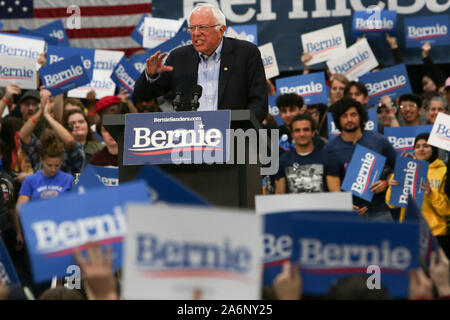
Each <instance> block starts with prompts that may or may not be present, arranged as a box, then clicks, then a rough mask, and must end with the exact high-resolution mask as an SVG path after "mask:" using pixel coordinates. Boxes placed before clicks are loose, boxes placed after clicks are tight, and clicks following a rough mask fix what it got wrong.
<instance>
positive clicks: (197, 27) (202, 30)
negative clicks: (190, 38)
mask: <svg viewBox="0 0 450 320" xmlns="http://www.w3.org/2000/svg"><path fill="white" fill-rule="evenodd" d="M217 26H219V24H215V25H213V26H206V25H200V26H189V27H188V28H187V31H188V32H189V33H193V32H195V29H197V30H198V31H200V32H201V33H204V32H206V31H207V30H208V29H209V28H214V27H217Z"/></svg>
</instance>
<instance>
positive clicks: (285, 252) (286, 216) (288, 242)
mask: <svg viewBox="0 0 450 320" xmlns="http://www.w3.org/2000/svg"><path fill="white" fill-rule="evenodd" d="M303 216H305V217H314V219H317V220H321V221H328V220H329V219H332V220H336V219H339V220H343V221H349V220H350V221H352V220H355V219H359V218H358V216H357V215H355V214H354V213H353V212H347V211H315V210H305V211H286V212H274V213H270V214H265V215H264V216H263V218H264V236H263V247H264V258H263V264H264V276H263V283H264V285H266V286H270V285H272V284H273V281H274V279H275V277H276V276H277V275H278V274H279V273H280V272H281V270H282V265H283V264H284V263H285V262H287V261H290V260H291V258H292V250H293V246H294V244H293V238H292V235H293V230H292V220H293V217H297V218H298V217H303Z"/></svg>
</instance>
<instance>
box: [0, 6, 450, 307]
mask: <svg viewBox="0 0 450 320" xmlns="http://www.w3.org/2000/svg"><path fill="white" fill-rule="evenodd" d="M209 18H210V17H209V16H208V19H209ZM192 19H194V20H195V19H197V20H195V21H198V22H197V23H196V24H197V26H195V24H194V26H193V27H192V26H191V27H190V28H189V32H190V33H191V36H192V37H193V40H194V38H195V39H197V40H196V41H195V42H194V44H193V46H194V47H195V50H197V51H199V52H203V51H204V52H203V53H204V54H205V55H206V56H205V57H203V56H202V57H201V58H199V62H198V63H199V70H200V69H201V68H202V67H201V64H202V63H203V62H202V61H203V59H204V63H206V64H214V63H215V62H214V61H215V60H211V61H208V59H209V58H208V57H209V56H213V57H215V54H217V53H220V50H222V52H224V53H223V54H229V52H233V51H229V50H241V51H239V53H240V54H243V55H245V56H246V57H247V56H248V58H246V59H248V61H253V60H254V57H252V52H254V51H253V50H254V48H253V47H248V46H247V45H242V44H241V42H234V40H233V41H231V40H228V39H227V40H224V42H223V43H222V42H221V41H222V40H221V39H222V36H223V32H224V30H225V29H224V28H222V26H224V23H221V24H219V23H218V24H216V25H213V24H212V23H209V20H204V16H200V15H195V14H194V15H193V16H192ZM202 19H203V20H202ZM194 20H192V21H194ZM189 21H190V24H191V20H189ZM204 21H206V22H204ZM216 22H220V21H218V20H216ZM199 24H200V26H198V25H199ZM216 26H219V28H218V29H216V30H215V31H214V30H209V31H208V28H212V27H216ZM201 27H203V29H201ZM206 32H212V33H213V32H217V34H218V35H220V34H221V35H220V37H216V38H217V39H216V38H214V39H213V40H214V41H216V47H213V49H214V50H209V48H207V49H205V50H204V49H203V47H205V46H208V45H209V44H210V42H209V41H208V39H206V40H205V39H203V38H202V36H204V35H205V33H206ZM196 37H197V38H196ZM224 39H225V38H224ZM386 40H387V42H388V43H389V46H390V48H391V51H392V54H393V55H394V57H395V61H396V63H401V62H402V61H403V60H402V57H401V53H400V52H399V50H398V46H397V45H396V39H395V38H394V37H390V36H387V38H386ZM225 41H226V42H225ZM219 43H222V44H223V47H222V45H220V46H219V47H218V48H217V45H218V44H219ZM216 49H217V50H219V51H217V50H216ZM183 50H184V49H183ZM202 50H203V51H202ZM178 52H181V51H178ZM163 56H164V55H160V53H157V54H156V55H154V56H152V57H151V58H150V59H149V60H148V61H147V70H151V72H150V71H147V72H146V71H144V73H143V74H142V75H141V78H140V80H139V81H138V82H140V84H139V94H135V95H134V96H133V97H131V96H130V95H129V94H127V93H126V91H125V90H123V89H118V92H117V95H114V96H107V97H103V98H101V99H96V97H95V92H94V91H92V92H90V93H88V95H87V97H86V99H74V98H70V97H67V94H61V95H58V96H55V97H53V96H51V94H50V92H49V91H48V90H46V88H45V87H43V86H41V87H40V90H27V91H25V90H22V89H21V88H20V87H18V86H17V85H16V84H13V83H12V84H9V85H7V86H6V87H5V88H3V92H2V93H1V94H0V96H1V100H0V114H2V119H1V132H0V168H1V171H0V186H1V192H2V195H3V197H0V203H1V207H0V208H1V211H0V231H1V236H2V238H3V240H4V242H5V244H6V246H7V248H8V251H9V253H10V255H11V258H12V260H13V262H14V265H15V267H16V270H17V272H18V274H19V277H20V279H21V281H22V284H23V285H28V286H29V287H30V288H32V291H33V294H34V295H35V296H37V297H39V298H41V299H86V298H92V299H118V298H120V290H119V288H120V285H119V283H120V281H118V280H117V279H120V275H118V274H114V273H113V272H112V267H111V252H110V251H108V252H107V253H106V255H103V254H102V253H101V251H99V250H100V248H99V245H98V244H91V245H90V246H89V248H88V250H92V252H95V254H90V255H89V257H90V259H88V260H89V261H86V260H85V259H84V258H83V257H82V256H81V255H80V253H79V252H76V253H75V257H76V260H77V263H78V264H79V265H80V267H81V269H82V271H83V276H84V279H85V286H83V289H82V290H81V291H76V290H75V291H70V290H69V289H67V288H65V287H62V286H59V285H57V286H56V287H55V286H52V288H50V289H49V288H48V284H45V286H44V287H39V286H37V285H36V284H34V283H33V281H32V277H31V274H30V267H29V261H28V257H27V255H26V249H25V248H26V245H27V244H26V243H25V241H24V237H23V233H22V229H21V225H20V220H19V212H20V206H21V205H23V204H24V203H26V202H29V201H38V200H39V199H49V198H55V197H58V196H59V195H60V194H62V193H64V192H67V191H69V190H70V189H71V187H72V185H73V183H74V181H76V177H77V176H78V175H79V174H80V173H81V172H82V171H83V168H84V167H85V166H86V165H87V164H92V165H97V166H114V167H117V166H118V152H119V151H118V145H117V142H116V141H115V140H114V138H113V137H112V136H111V135H110V133H109V132H108V131H107V130H106V129H105V127H104V126H103V124H102V119H103V115H107V114H125V113H139V112H161V111H162V110H164V111H169V110H172V109H171V108H172V107H171V106H170V105H171V99H170V95H167V94H166V93H167V92H166V91H167V90H166V89H169V88H168V87H169V86H170V85H175V84H176V83H177V81H178V80H177V78H176V76H174V74H173V73H170V71H173V70H172V69H171V68H170V67H168V66H166V65H163V64H162V58H163ZM169 58H170V56H169ZM422 58H423V61H424V65H423V68H424V71H423V78H422V84H423V87H422V92H419V93H413V92H411V93H407V94H403V95H401V96H400V97H399V98H397V99H391V98H390V97H389V96H388V95H385V96H382V97H380V99H379V102H378V104H376V105H368V102H369V94H368V90H367V88H366V86H365V85H364V84H363V83H361V82H358V81H349V80H348V79H347V78H346V77H345V76H344V75H340V74H329V72H328V75H329V77H328V79H329V80H328V84H329V87H330V96H329V104H328V105H325V104H313V105H306V104H305V103H304V100H303V98H302V96H300V95H297V94H295V93H287V94H281V95H279V96H278V97H277V99H276V104H277V107H278V109H279V111H280V116H281V119H282V121H283V124H282V125H281V126H279V127H277V126H276V125H275V123H276V122H275V121H274V119H273V117H272V116H271V115H267V117H266V118H265V119H264V121H262V124H263V125H264V126H265V127H266V128H269V129H272V130H279V133H280V141H279V150H278V152H279V153H280V163H279V170H278V173H277V174H276V175H273V176H267V177H261V178H262V179H263V181H264V186H263V190H262V193H263V194H283V193H309V192H340V191H341V185H342V181H343V179H344V176H345V173H346V168H347V165H348V163H349V162H350V159H351V158H352V155H353V152H354V150H355V147H356V145H357V144H359V145H362V146H365V147H367V148H369V149H371V150H373V151H376V152H378V153H380V154H382V155H383V156H385V157H386V159H387V161H386V166H385V169H384V170H383V173H382V175H381V178H380V179H379V180H378V181H376V182H374V183H373V184H371V185H370V186H369V188H370V190H371V191H372V192H374V193H375V196H374V198H373V200H372V201H371V202H368V201H365V200H362V199H360V198H358V197H354V198H353V209H354V211H355V214H356V215H359V216H360V217H361V218H362V219H368V220H372V221H385V222H402V221H403V220H404V216H405V212H404V209H400V208H395V207H393V206H392V205H390V203H389V199H390V194H391V193H390V191H391V188H392V187H393V186H395V185H397V184H398V181H396V180H395V177H393V169H394V166H395V161H396V159H397V157H398V155H397V152H396V151H395V150H394V148H393V146H392V144H391V143H390V142H389V141H388V139H387V138H386V137H385V136H384V129H385V128H388V127H400V126H418V125H422V124H433V123H434V122H435V120H436V117H437V115H438V113H448V105H449V103H450V77H448V75H445V74H444V73H443V72H442V70H441V69H440V68H439V67H438V66H436V65H434V64H433V61H432V59H431V46H430V45H429V44H425V45H424V46H423V47H422ZM173 59H175V58H172V60H173ZM309 59H311V55H309V54H308V53H304V54H303V55H302V57H301V60H302V62H304V63H306V62H307V61H308V60H309ZM39 62H40V63H41V64H42V65H44V64H45V63H46V59H45V56H41V57H40V59H39ZM174 63H175V64H176V63H178V62H174ZM182 63H183V62H182ZM180 68H181V67H180ZM213 68H215V67H213ZM378 69H379V68H377V70H378ZM377 70H372V72H376V71H377ZM254 71H255V73H258V72H260V71H261V70H260V68H259V66H255V70H254ZM199 72H200V71H199ZM308 72H309V69H308V67H306V65H305V70H304V71H303V73H308ZM182 76H183V73H182V74H181V77H182ZM220 79H222V78H220ZM201 81H203V82H204V83H203V84H207V83H208V81H209V80H208V78H207V77H205V78H204V79H203V80H201ZM211 81H215V82H214V83H216V84H217V83H218V82H219V76H218V73H217V74H216V80H211ZM240 81H241V80H239V79H237V80H236V83H235V85H237V86H239V90H244V88H243V87H242V85H241V82H240ZM258 81H259V80H258ZM256 82H257V81H256ZM256 82H255V84H254V86H255V87H253V88H250V89H249V90H248V92H243V93H242V94H243V95H244V94H245V95H246V96H249V97H250V96H252V97H253V98H254V96H260V95H261V92H262V93H264V92H265V91H266V92H268V93H269V94H271V93H272V94H273V93H275V92H276V90H275V88H274V86H273V84H272V83H271V82H270V81H267V83H264V84H265V85H267V88H264V90H263V89H262V88H261V86H260V83H259V82H258V84H256ZM155 83H156V85H157V86H158V87H157V89H158V90H153V89H152V88H153V87H152V85H153V84H155ZM156 85H155V86H156ZM244 87H245V86H244ZM163 89H164V90H163ZM163 91H164V92H163ZM149 92H151V93H152V94H148V93H149ZM155 92H160V93H161V95H163V94H164V96H161V97H156V96H155ZM239 92H240V91H239ZM216 93H217V92H216ZM208 94H210V97H213V98H214V99H216V105H215V108H216V109H217V107H218V108H219V109H220V108H221V102H220V99H219V98H221V99H226V98H223V97H222V96H220V97H217V96H214V92H213V93H208ZM264 94H265V97H266V98H268V95H267V94H266V93H264ZM233 95H234V96H233V98H234V99H237V100H236V101H238V102H239V103H237V104H234V103H231V104H230V105H233V106H234V105H240V104H242V103H241V102H244V103H245V104H248V105H251V107H249V108H250V109H251V110H253V111H255V112H257V113H258V119H261V120H262V119H263V115H265V114H267V111H264V110H263V112H261V107H262V106H264V105H265V104H267V102H262V101H260V100H261V99H259V98H255V99H253V98H252V99H248V100H246V98H245V97H243V96H242V95H239V94H236V93H233ZM225 96H226V95H225ZM207 97H209V96H208V95H207ZM227 99H231V96H230V97H228V98H227ZM217 104H218V105H217ZM163 105H164V107H163ZM167 106H169V107H167ZM373 108H375V109H376V111H377V116H378V130H377V131H373V130H369V129H368V128H366V123H367V121H368V111H369V110H371V109H373ZM204 110H210V109H209V108H206V109H204ZM329 113H331V114H332V116H333V119H334V122H335V126H336V128H337V129H338V130H339V131H340V132H341V133H340V135H339V136H336V137H334V138H332V139H330V140H329V132H328V126H327V117H328V114H329ZM427 141H428V133H420V134H419V135H417V137H416V138H415V141H414V147H413V153H412V154H402V156H409V157H413V158H415V159H419V160H423V161H427V162H428V163H429V171H428V176H427V178H428V180H427V181H426V182H425V183H424V184H422V185H421V186H420V188H422V189H423V190H424V192H425V198H424V201H423V206H422V213H423V216H424V218H425V220H426V221H427V223H428V224H429V226H430V229H431V231H432V233H433V235H434V236H436V238H437V239H438V241H439V244H440V246H441V248H442V250H441V251H440V258H439V259H437V258H436V257H434V256H433V257H432V265H431V267H430V270H428V271H429V277H428V276H427V275H425V274H424V273H423V271H418V272H412V274H411V283H410V298H411V299H419V298H420V299H428V298H430V299H431V298H433V297H447V298H448V297H450V283H449V262H448V259H447V258H448V257H450V240H449V239H450V228H449V222H450V201H449V189H450V182H449V181H448V179H447V172H448V165H449V161H448V158H449V157H448V152H447V151H445V150H442V149H438V148H436V147H434V146H431V145H429V144H428V143H427ZM273 152H277V151H273ZM94 257H96V258H95V259H94ZM300 272H301V270H300V269H299V267H298V266H296V265H292V266H291V264H290V263H288V264H285V265H284V267H283V271H282V273H281V274H280V275H279V276H278V277H277V278H276V279H275V281H274V285H273V288H272V289H273V292H272V297H277V298H279V299H300V298H301V287H302V281H301V275H300ZM364 281H365V279H362V278H358V277H353V278H349V279H343V280H342V281H341V282H339V283H337V284H336V285H335V286H334V287H333V288H331V289H330V293H329V294H328V295H327V297H328V298H329V299H334V298H336V299H339V298H340V299H346V298H351V297H353V298H362V297H363V296H364V294H362V293H361V292H366V293H367V294H368V296H367V298H368V299H372V298H373V299H375V298H382V299H387V298H389V294H388V293H387V292H386V291H382V292H381V293H380V292H377V293H376V294H372V293H370V292H369V291H367V290H366V291H365V289H364V288H362V287H363V286H362V285H361V283H365V282H364ZM432 285H434V286H435V287H436V288H437V292H438V294H437V296H436V295H434V296H433V293H432ZM15 289H17V288H14V286H11V287H9V288H8V287H5V286H1V285H0V298H1V297H2V295H3V296H9V297H10V298H14V297H16V298H17V297H19V296H21V294H23V290H22V291H21V290H19V291H17V292H16V291H14V290H15ZM349 292H350V293H352V294H353V295H350V294H349ZM268 296H269V297H270V294H269V295H268Z"/></svg>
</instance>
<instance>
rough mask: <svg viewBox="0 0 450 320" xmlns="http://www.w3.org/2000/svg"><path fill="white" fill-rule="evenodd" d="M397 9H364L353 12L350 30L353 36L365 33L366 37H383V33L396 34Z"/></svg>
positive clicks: (356, 36)
mask: <svg viewBox="0 0 450 320" xmlns="http://www.w3.org/2000/svg"><path fill="white" fill-rule="evenodd" d="M396 22H397V11H393V10H370V9H367V10H364V11H355V12H354V13H353V23H352V31H353V35H354V36H355V38H359V37H361V36H362V35H363V34H365V35H366V36H367V37H368V38H384V37H385V33H389V34H390V35H391V36H394V35H395V34H396V30H397V28H396Z"/></svg>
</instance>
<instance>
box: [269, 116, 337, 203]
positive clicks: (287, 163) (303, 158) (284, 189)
mask: <svg viewBox="0 0 450 320" xmlns="http://www.w3.org/2000/svg"><path fill="white" fill-rule="evenodd" d="M291 129H292V130H291V134H292V138H293V139H294V141H295V149H292V150H290V151H288V152H286V153H284V154H283V155H282V156H281V158H280V166H279V169H278V173H277V174H276V175H275V193H278V194H281V193H304V192H325V191H332V192H339V191H340V185H341V181H340V179H339V168H338V166H337V163H336V162H333V161H332V159H331V158H330V157H329V155H328V154H327V153H326V151H324V150H323V149H317V148H315V147H314V143H313V137H314V135H315V124H314V121H313V119H312V118H311V116H310V115H309V114H300V115H297V116H295V117H294V118H293V119H292V122H291Z"/></svg>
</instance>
